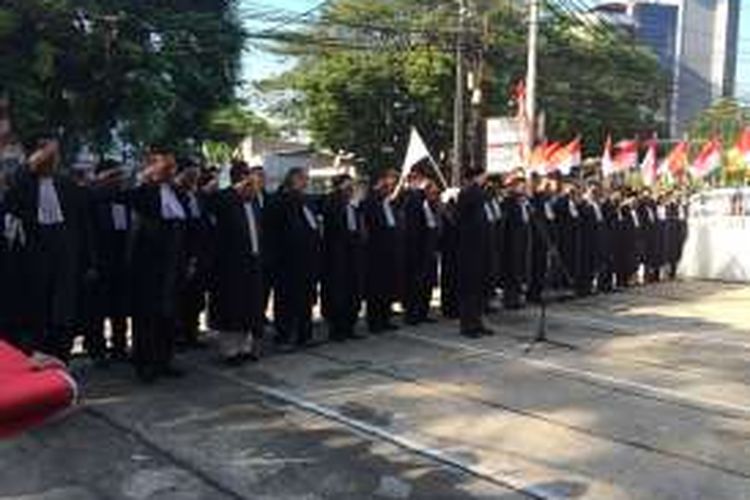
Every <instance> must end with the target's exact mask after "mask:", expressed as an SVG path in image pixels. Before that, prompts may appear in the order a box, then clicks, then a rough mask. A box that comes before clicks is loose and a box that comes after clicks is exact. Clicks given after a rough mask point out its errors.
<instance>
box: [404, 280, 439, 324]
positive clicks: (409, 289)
mask: <svg viewBox="0 0 750 500" xmlns="http://www.w3.org/2000/svg"><path fill="white" fill-rule="evenodd" d="M429 274H430V271H429V269H428V270H418V272H415V273H414V274H413V275H410V276H407V277H406V279H407V281H406V284H405V286H406V290H405V296H404V312H405V315H406V322H407V323H412V324H416V323H421V322H423V321H424V320H426V319H427V316H428V315H429V313H430V302H431V301H432V288H433V286H432V280H431V279H430V277H429Z"/></svg>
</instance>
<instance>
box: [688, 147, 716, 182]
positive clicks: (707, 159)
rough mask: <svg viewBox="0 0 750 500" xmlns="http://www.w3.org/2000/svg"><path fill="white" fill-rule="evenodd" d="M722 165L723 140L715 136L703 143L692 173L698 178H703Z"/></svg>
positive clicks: (691, 170)
mask: <svg viewBox="0 0 750 500" xmlns="http://www.w3.org/2000/svg"><path fill="white" fill-rule="evenodd" d="M720 166H721V141H720V140H719V139H718V138H713V139H711V140H710V141H708V142H707V143H706V144H704V145H703V147H702V148H701V151H700V153H698V156H697V157H696V158H695V160H694V161H693V165H692V166H691V169H690V173H691V174H692V175H693V177H695V178H697V179H703V178H704V177H706V176H707V175H709V174H710V173H711V172H713V171H714V170H716V169H717V168H719V167H720Z"/></svg>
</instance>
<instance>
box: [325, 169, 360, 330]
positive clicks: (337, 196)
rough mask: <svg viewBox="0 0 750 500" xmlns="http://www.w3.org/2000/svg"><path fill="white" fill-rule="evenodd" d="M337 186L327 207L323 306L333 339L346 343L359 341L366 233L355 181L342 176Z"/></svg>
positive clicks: (335, 183) (338, 179)
mask: <svg viewBox="0 0 750 500" xmlns="http://www.w3.org/2000/svg"><path fill="white" fill-rule="evenodd" d="M333 187H334V189H333V192H332V193H331V194H330V195H329V196H328V197H327V198H326V199H325V201H324V204H323V219H324V224H323V273H322V307H323V310H324V311H325V317H326V320H327V322H328V331H329V334H328V336H329V338H330V339H331V340H333V341H337V342H342V341H345V340H349V339H355V338H358V337H357V335H356V334H355V331H354V327H355V325H356V323H357V318H358V317H359V312H360V309H361V308H362V292H363V287H364V262H363V258H364V231H363V227H362V218H361V214H360V212H359V208H358V207H357V205H356V201H355V200H354V182H353V180H352V178H351V177H350V176H348V175H341V176H339V177H337V178H336V179H334V186H333Z"/></svg>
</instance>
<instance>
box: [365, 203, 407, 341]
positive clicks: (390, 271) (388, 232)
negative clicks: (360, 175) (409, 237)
mask: <svg viewBox="0 0 750 500" xmlns="http://www.w3.org/2000/svg"><path fill="white" fill-rule="evenodd" d="M383 201H384V198H383V197H382V196H381V195H378V194H373V195H371V196H370V197H368V198H367V199H366V200H365V202H364V206H363V215H364V221H365V231H366V235H367V239H366V247H365V254H366V257H365V283H366V285H365V294H366V299H367V321H368V324H369V327H370V329H371V330H373V331H382V329H383V328H385V327H387V326H388V325H389V323H390V319H391V315H392V311H391V307H392V305H393V303H394V302H396V301H398V300H399V299H400V298H401V296H402V290H403V265H404V255H403V226H402V221H401V220H400V217H399V214H398V210H397V208H396V206H395V205H392V209H393V216H394V221H393V222H394V224H393V225H392V226H391V225H389V224H388V222H387V219H386V215H385V211H384V209H383Z"/></svg>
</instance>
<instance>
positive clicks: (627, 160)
mask: <svg viewBox="0 0 750 500" xmlns="http://www.w3.org/2000/svg"><path fill="white" fill-rule="evenodd" d="M658 145H659V141H658V139H657V138H656V137H654V138H652V139H649V140H647V141H638V140H635V139H625V140H621V141H619V142H617V143H613V141H612V137H611V136H608V137H607V139H606V141H605V143H604V149H603V151H602V155H601V157H600V163H601V173H602V175H603V176H604V177H610V176H613V175H616V174H619V173H625V172H630V171H632V170H638V171H640V173H641V177H642V179H643V182H644V184H645V185H647V186H652V185H656V184H658V183H659V182H666V183H681V182H685V181H686V180H687V178H688V177H690V178H692V179H694V180H702V179H705V178H706V177H708V176H709V175H711V174H712V173H714V172H716V171H718V170H720V169H721V168H722V160H723V158H724V154H723V153H724V146H723V144H722V142H721V140H720V139H719V138H718V137H714V138H712V139H710V140H709V141H707V142H705V143H703V144H702V145H701V147H700V149H699V150H698V153H697V155H696V156H695V157H694V158H693V159H692V161H691V160H690V156H691V154H690V153H691V142H690V141H689V140H681V141H679V142H677V143H676V144H674V145H673V146H672V148H671V150H670V151H669V152H668V154H667V155H666V156H665V157H664V158H663V159H661V161H660V160H659V158H658ZM642 149H645V155H644V156H643V158H642V159H640V157H641V156H640V155H641V151H642ZM639 159H640V161H639ZM525 163H526V167H527V170H528V171H529V172H531V173H536V174H540V175H545V174H549V173H553V172H559V173H561V174H562V175H569V174H570V172H571V170H572V169H573V167H576V166H580V165H582V153H581V137H580V136H578V137H576V138H575V139H573V140H572V141H570V142H568V143H564V142H549V141H544V142H542V143H540V144H538V145H537V146H535V147H534V149H533V150H532V151H531V153H530V154H529V155H528V156H527V158H526V162H525ZM725 168H726V169H727V170H728V171H729V172H734V171H739V170H743V169H746V168H750V127H747V128H745V129H744V130H743V131H742V133H741V134H740V138H739V140H738V141H737V144H736V145H735V146H734V147H732V148H731V149H730V150H728V151H727V153H726V166H725Z"/></svg>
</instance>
